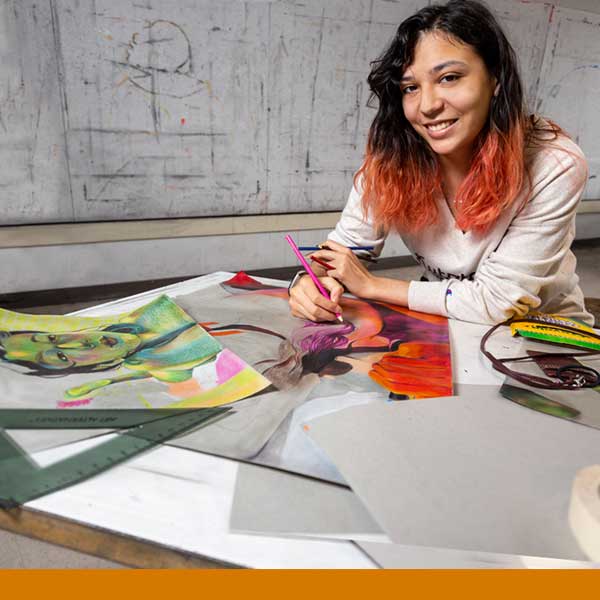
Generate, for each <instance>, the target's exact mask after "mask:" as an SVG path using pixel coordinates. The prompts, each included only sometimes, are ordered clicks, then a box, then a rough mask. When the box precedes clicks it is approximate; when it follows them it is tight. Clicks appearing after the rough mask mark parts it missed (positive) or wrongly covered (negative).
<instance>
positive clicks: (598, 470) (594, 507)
mask: <svg viewBox="0 0 600 600" xmlns="http://www.w3.org/2000/svg"><path fill="white" fill-rule="evenodd" d="M569 526H570V527H571V531H572V532H573V535H574V536H575V539H576V540H577V543H578V544H579V547H580V548H581V550H582V551H583V552H584V554H585V555H586V556H587V557H588V558H589V559H590V560H592V561H594V562H597V563H600V465H593V466H590V467H585V468H584V469H581V470H580V471H578V472H577V475H576V476H575V480H574V481H573V489H572V490H571V502H570V504H569Z"/></svg>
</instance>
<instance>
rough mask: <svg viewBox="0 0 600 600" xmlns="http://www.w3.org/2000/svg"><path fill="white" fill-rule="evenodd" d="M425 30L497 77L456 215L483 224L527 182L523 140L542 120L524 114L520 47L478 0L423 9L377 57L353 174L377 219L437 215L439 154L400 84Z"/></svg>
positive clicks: (465, 223)
mask: <svg viewBox="0 0 600 600" xmlns="http://www.w3.org/2000/svg"><path fill="white" fill-rule="evenodd" d="M427 32H436V33H439V34H441V35H446V36H448V37H449V38H450V39H455V40H458V41H459V42H461V43H464V44H467V45H469V46H471V47H472V48H473V49H474V51H475V52H477V54H478V55H479V56H480V57H481V59H482V60H483V62H484V64H485V66H486V67H487V70H488V72H489V73H490V75H492V76H493V77H495V78H496V81H497V84H498V92H497V94H494V96H493V97H492V100H491V105H490V111H489V117H488V121H487V124H486V125H484V127H483V129H482V131H481V132H480V134H479V136H478V138H477V140H476V142H475V148H474V156H473V160H472V164H471V169H470V172H469V174H468V175H467V177H466V179H465V181H464V182H463V184H462V185H461V187H460V190H459V194H460V196H461V200H462V203H461V207H460V209H459V211H458V214H457V223H458V224H459V226H460V227H461V229H464V230H468V229H481V230H485V229H486V228H487V227H488V226H490V225H491V224H492V223H493V222H494V221H495V220H496V219H497V218H498V216H499V215H500V213H501V212H502V211H503V210H504V209H505V208H507V207H508V206H509V205H510V204H512V202H513V201H515V200H516V198H517V197H518V195H519V193H520V192H521V190H522V187H523V184H524V182H525V178H526V168H525V145H526V142H527V141H528V139H527V138H528V137H529V136H530V134H531V132H532V131H533V130H534V129H535V128H536V122H535V120H528V119H527V118H526V112H525V102H524V97H523V86H522V84H521V79H520V76H519V69H518V64H517V57H516V55H515V52H514V50H513V48H512V46H511V45H510V43H509V41H508V40H507V39H506V36H505V35H504V32H503V31H502V29H501V27H500V25H499V24H498V22H497V21H496V19H495V18H494V16H493V15H492V13H491V12H490V11H489V10H488V9H487V8H486V7H485V6H484V5H483V4H481V3H480V2H475V1H474V0H451V1H450V2H448V3H447V4H444V5H439V4H436V5H432V6H427V7H425V8H423V9H421V10H419V11H418V12H417V13H415V14H414V15H412V16H411V17H409V18H407V19H406V20H405V21H403V22H402V23H401V24H400V26H399V27H398V30H397V32H396V35H395V36H394V38H393V40H392V42H391V43H390V45H389V47H388V48H387V49H386V50H385V52H384V53H383V54H382V55H381V56H380V57H379V58H378V59H377V60H376V61H374V62H373V63H372V71H371V73H370V75H369V77H368V82H369V86H370V88H371V92H372V94H371V98H370V100H369V102H372V100H373V98H374V97H376V98H377V99H378V108H377V114H376V116H375V119H374V120H373V123H372V125H371V128H370V131H369V140H368V145H367V152H366V157H365V161H364V163H363V165H362V167H361V168H360V170H359V171H358V173H357V175H356V178H355V182H356V183H357V185H358V180H359V179H362V186H363V208H364V210H365V212H366V213H369V212H372V215H373V221H374V223H375V224H376V225H378V226H383V227H384V228H387V229H389V228H396V229H400V230H402V229H407V230H419V229H421V228H422V227H424V226H427V225H429V224H431V223H433V222H434V221H435V220H436V219H437V216H438V211H437V205H436V202H435V198H436V196H437V195H438V194H439V192H440V186H441V175H440V172H439V166H438V161H437V158H436V156H435V154H434V153H433V151H432V150H431V149H430V147H429V145H428V144H427V142H426V141H425V140H424V139H423V138H422V137H421V136H420V135H419V134H418V133H417V132H416V131H415V130H414V129H413V127H412V126H411V124H410V123H409V122H408V120H407V119H406V117H405V115H404V110H403V106H402V90H401V86H400V80H401V78H402V76H403V74H404V72H405V70H406V69H407V67H408V66H409V65H410V64H411V63H412V62H413V60H414V53H415V48H416V45H417V42H418V41H419V39H420V37H421V36H422V35H423V34H424V33H427ZM557 130H558V131H559V129H558V128H557ZM557 130H553V131H555V132H556V131H557Z"/></svg>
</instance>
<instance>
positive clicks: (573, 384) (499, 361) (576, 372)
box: [479, 319, 600, 390]
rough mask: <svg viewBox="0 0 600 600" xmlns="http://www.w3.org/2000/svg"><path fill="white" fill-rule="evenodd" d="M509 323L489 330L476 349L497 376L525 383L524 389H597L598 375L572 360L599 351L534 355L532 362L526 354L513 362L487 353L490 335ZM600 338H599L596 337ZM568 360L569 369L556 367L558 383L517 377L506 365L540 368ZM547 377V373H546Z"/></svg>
mask: <svg viewBox="0 0 600 600" xmlns="http://www.w3.org/2000/svg"><path fill="white" fill-rule="evenodd" d="M512 322H537V321H533V320H529V321H528V320H527V319H517V320H515V321H512ZM510 323H511V321H510V320H509V321H506V322H504V323H498V324H497V325H494V326H493V327H492V328H491V329H488V331H487V332H486V333H485V335H484V336H483V337H482V338H481V343H480V345H479V348H480V350H481V352H482V353H483V355H484V356H485V357H486V358H487V359H488V360H489V361H490V362H491V363H492V366H493V367H494V369H496V371H499V372H500V373H504V374H505V375H508V376H509V377H512V378H513V379H514V380H516V381H519V382H520V383H524V384H526V385H530V386H532V387H537V388H543V389H547V390H573V389H579V388H582V387H596V386H597V385H600V373H598V371H596V370H595V369H592V368H591V367H587V366H585V365H582V364H581V363H580V362H579V361H578V360H577V359H576V358H575V357H579V356H594V355H598V354H600V351H599V350H586V351H583V352H577V353H569V354H565V353H560V352H539V353H537V354H536V357H535V358H534V357H533V356H532V355H530V354H528V355H527V356H518V357H516V358H496V357H495V356H494V355H493V354H492V353H491V352H489V351H488V350H486V347H485V346H486V343H487V341H488V339H489V338H490V336H491V335H492V333H494V332H495V331H496V330H497V329H498V328H499V327H501V326H502V325H510ZM569 329H573V331H575V332H578V333H580V332H579V330H578V329H575V328H574V327H573V328H569ZM598 337H599V338H600V336H598ZM567 357H568V359H570V360H569V364H568V365H566V364H565V365H562V364H561V365H559V366H557V367H556V375H555V376H556V377H558V378H559V379H558V381H557V380H552V379H548V378H547V377H540V376H538V375H530V374H529V373H520V372H519V371H513V370H512V369H510V368H509V367H508V366H507V365H506V363H509V362H528V361H532V360H533V361H535V362H536V363H537V364H539V361H544V360H546V361H551V360H555V359H561V360H563V359H567ZM546 374H547V373H546Z"/></svg>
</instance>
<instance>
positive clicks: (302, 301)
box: [289, 275, 344, 321]
mask: <svg viewBox="0 0 600 600" xmlns="http://www.w3.org/2000/svg"><path fill="white" fill-rule="evenodd" d="M319 281H320V282H321V285H323V287H324V288H325V289H326V290H327V291H328V292H329V296H330V297H331V300H327V298H325V296H323V294H321V292H320V291H319V290H318V289H317V286H316V285H315V284H314V283H313V280H312V279H311V278H310V277H309V276H308V275H304V276H303V277H301V278H300V279H299V280H298V283H297V284H296V285H295V286H294V287H293V288H292V289H291V290H290V300H289V303H290V310H291V312H292V315H293V316H294V317H298V318H299V319H308V320H309V321H335V320H336V316H335V315H336V313H338V314H340V313H341V312H342V309H341V307H340V305H339V304H338V302H339V300H340V298H341V296H342V294H343V293H344V288H343V287H342V285H341V284H340V283H339V282H338V281H336V280H335V279H333V277H319Z"/></svg>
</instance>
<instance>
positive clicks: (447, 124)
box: [426, 119, 456, 131]
mask: <svg viewBox="0 0 600 600" xmlns="http://www.w3.org/2000/svg"><path fill="white" fill-rule="evenodd" d="M455 121H456V119H453V120H450V121H442V122H441V123H436V124H435V125H427V126H426V127H427V129H429V131H442V130H444V129H448V127H450V125H452V124H454V123H455Z"/></svg>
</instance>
